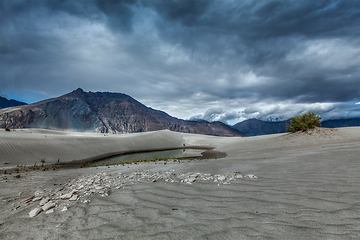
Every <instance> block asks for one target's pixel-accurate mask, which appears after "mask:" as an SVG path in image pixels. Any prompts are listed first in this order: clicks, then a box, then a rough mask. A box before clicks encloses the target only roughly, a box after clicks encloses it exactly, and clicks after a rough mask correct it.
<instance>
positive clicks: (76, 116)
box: [0, 88, 244, 136]
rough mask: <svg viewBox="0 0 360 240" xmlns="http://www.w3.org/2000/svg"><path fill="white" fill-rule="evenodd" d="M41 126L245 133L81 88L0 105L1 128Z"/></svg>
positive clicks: (107, 130) (104, 130) (122, 96)
mask: <svg viewBox="0 0 360 240" xmlns="http://www.w3.org/2000/svg"><path fill="white" fill-rule="evenodd" d="M6 127H8V128H11V129H13V128H44V129H54V130H68V131H79V132H101V133H133V132H147V131H156V130H163V129H169V130H172V131H177V132H185V133H199V134H207V135H216V136H244V134H242V133H241V132H239V131H237V130H235V129H233V128H231V127H229V126H227V125H225V124H223V123H219V122H214V123H206V122H192V121H185V120H182V119H177V118H175V117H172V116H170V115H168V114H167V113H165V112H162V111H159V110H155V109H152V108H149V107H146V106H145V105H144V104H142V103H140V102H138V101H136V100H135V99H133V98H132V97H130V96H128V95H126V94H122V93H109V92H84V91H83V90H82V89H80V88H79V89H76V90H74V91H72V92H70V93H68V94H65V95H63V96H60V97H57V98H52V99H48V100H44V101H41V102H37V103H34V104H29V105H25V106H19V107H10V108H5V109H0V128H6Z"/></svg>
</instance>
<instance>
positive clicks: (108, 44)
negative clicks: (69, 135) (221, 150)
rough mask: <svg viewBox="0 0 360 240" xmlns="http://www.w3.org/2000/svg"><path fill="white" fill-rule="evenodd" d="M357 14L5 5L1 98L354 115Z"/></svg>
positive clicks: (353, 5) (225, 114)
mask: <svg viewBox="0 0 360 240" xmlns="http://www.w3.org/2000/svg"><path fill="white" fill-rule="evenodd" d="M359 9H360V2H359V1H346V0H334V1H325V0H324V1H311V0H305V1H277V0H270V1H220V0H210V1H208V0H204V1H202V0H169V1H161V0H146V1H145V0H107V1H101V0H49V1H41V0H22V1H20V0H19V1H17V0H16V1H15V0H14V1H7V0H0V21H1V28H0V39H1V41H0V71H1V73H2V74H1V75H0V84H1V92H3V93H4V94H8V95H11V94H12V95H14V94H15V95H16V93H17V95H21V96H25V95H22V94H19V93H23V92H29V93H34V96H35V95H36V96H44V97H55V96H58V95H61V94H63V93H66V92H69V91H71V90H73V89H76V88H77V87H82V88H83V89H84V90H88V91H89V90H91V91H115V92H123V93H126V94H129V95H131V96H133V97H135V98H136V99H138V100H140V101H142V102H143V103H144V104H146V105H149V106H151V107H153V108H157V109H162V110H165V111H167V112H168V113H170V114H172V115H175V116H177V117H181V118H191V117H202V118H204V119H207V120H220V121H223V122H232V121H235V120H238V119H245V118H249V117H258V118H261V119H267V118H287V117H289V116H290V117H291V115H292V114H296V113H299V112H302V111H306V110H311V109H313V110H316V111H319V112H321V113H322V114H325V116H327V115H326V114H327V113H328V116H329V118H331V117H333V116H338V117H341V116H343V117H347V116H352V115H356V114H358V113H359V112H358V108H357V107H356V106H358V105H356V106H355V105H354V103H356V102H359V101H360V83H359V79H360V67H359V62H360V40H359V38H358V36H359V34H360V28H359V19H360V11H359ZM28 99H33V98H28ZM18 100H21V101H25V102H26V101H27V99H18ZM39 100H40V99H39ZM353 105H354V106H353ZM324 106H326V107H324ZM318 108H319V109H318ZM220 109H221V110H220Z"/></svg>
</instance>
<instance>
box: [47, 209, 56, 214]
mask: <svg viewBox="0 0 360 240" xmlns="http://www.w3.org/2000/svg"><path fill="white" fill-rule="evenodd" d="M53 212H54V209H50V210H47V211H46V212H45V214H49V213H53Z"/></svg>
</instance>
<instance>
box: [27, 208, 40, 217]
mask: <svg viewBox="0 0 360 240" xmlns="http://www.w3.org/2000/svg"><path fill="white" fill-rule="evenodd" d="M41 211H42V209H41V208H34V209H33V210H31V212H29V217H35V216H36V215H38V214H39V213H40V212H41Z"/></svg>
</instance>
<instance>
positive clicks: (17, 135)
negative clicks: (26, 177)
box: [0, 129, 184, 167]
mask: <svg viewBox="0 0 360 240" xmlns="http://www.w3.org/2000/svg"><path fill="white" fill-rule="evenodd" d="M183 143H184V140H183V139H182V138H181V136H180V135H179V134H178V133H175V132H171V131H169V130H163V131H157V132H146V133H139V134H138V133H135V134H123V135H120V134H119V135H116V134H96V133H72V132H59V131H52V130H44V129H23V130H16V131H10V132H5V131H0V167H12V166H16V165H18V164H27V165H33V164H34V163H35V162H37V164H39V163H41V159H43V158H45V161H46V163H50V164H51V163H56V162H57V160H58V159H60V161H61V162H68V161H72V160H81V159H86V158H90V157H94V156H102V155H104V154H111V153H120V152H126V151H136V150H156V149H162V148H165V149H166V148H175V147H181V146H182V145H183ZM5 162H6V163H7V164H4V163H5Z"/></svg>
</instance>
